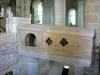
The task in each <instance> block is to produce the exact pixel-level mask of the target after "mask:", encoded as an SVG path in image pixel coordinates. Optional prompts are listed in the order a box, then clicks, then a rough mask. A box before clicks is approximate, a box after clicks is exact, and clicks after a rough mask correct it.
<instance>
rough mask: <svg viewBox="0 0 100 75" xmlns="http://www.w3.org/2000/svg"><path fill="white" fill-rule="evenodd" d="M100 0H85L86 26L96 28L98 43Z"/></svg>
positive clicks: (99, 33)
mask: <svg viewBox="0 0 100 75" xmlns="http://www.w3.org/2000/svg"><path fill="white" fill-rule="evenodd" d="M99 7H100V0H85V27H86V28H92V29H96V30H97V31H96V34H97V35H96V44H98V43H100V40H99V38H100V8H99Z"/></svg>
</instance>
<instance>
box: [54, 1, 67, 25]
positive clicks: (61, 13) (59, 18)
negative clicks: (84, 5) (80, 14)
mask: <svg viewBox="0 0 100 75" xmlns="http://www.w3.org/2000/svg"><path fill="white" fill-rule="evenodd" d="M65 20H66V0H55V25H65Z"/></svg>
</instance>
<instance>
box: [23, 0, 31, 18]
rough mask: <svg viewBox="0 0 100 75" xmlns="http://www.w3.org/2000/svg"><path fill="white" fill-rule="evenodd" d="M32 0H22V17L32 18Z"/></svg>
mask: <svg viewBox="0 0 100 75" xmlns="http://www.w3.org/2000/svg"><path fill="white" fill-rule="evenodd" d="M30 4H31V0H22V17H26V18H30Z"/></svg>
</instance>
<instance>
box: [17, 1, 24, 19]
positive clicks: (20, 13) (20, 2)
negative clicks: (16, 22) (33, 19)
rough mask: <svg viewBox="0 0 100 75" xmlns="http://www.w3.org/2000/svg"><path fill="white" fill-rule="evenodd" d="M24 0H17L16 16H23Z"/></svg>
mask: <svg viewBox="0 0 100 75" xmlns="http://www.w3.org/2000/svg"><path fill="white" fill-rule="evenodd" d="M22 7H23V6H22V0H16V16H17V17H21V16H22V14H23V13H22Z"/></svg>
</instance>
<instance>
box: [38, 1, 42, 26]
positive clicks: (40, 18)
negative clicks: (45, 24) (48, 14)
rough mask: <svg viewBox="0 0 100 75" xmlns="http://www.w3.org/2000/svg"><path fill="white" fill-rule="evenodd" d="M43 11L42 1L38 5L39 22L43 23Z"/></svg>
mask: <svg viewBox="0 0 100 75" xmlns="http://www.w3.org/2000/svg"><path fill="white" fill-rule="evenodd" d="M42 12H43V8H42V3H40V4H39V5H38V17H39V19H38V21H39V24H42V14H43V13H42Z"/></svg>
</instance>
